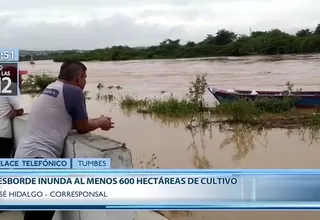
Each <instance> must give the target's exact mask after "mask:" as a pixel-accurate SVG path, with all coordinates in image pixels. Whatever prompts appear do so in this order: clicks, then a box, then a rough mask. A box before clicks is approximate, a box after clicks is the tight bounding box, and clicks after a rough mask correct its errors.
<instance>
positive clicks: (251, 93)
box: [208, 88, 320, 108]
mask: <svg viewBox="0 0 320 220" xmlns="http://www.w3.org/2000/svg"><path fill="white" fill-rule="evenodd" d="M208 90H209V92H210V93H211V94H212V95H213V96H214V97H215V98H216V99H217V100H218V102H219V103H222V102H230V101H231V102H232V101H237V100H239V99H241V100H245V101H255V100H266V99H278V100H281V99H284V98H288V97H290V98H293V100H296V101H295V106H296V107H297V108H318V107H320V91H295V92H288V91H255V90H238V89H231V90H225V89H216V88H208Z"/></svg>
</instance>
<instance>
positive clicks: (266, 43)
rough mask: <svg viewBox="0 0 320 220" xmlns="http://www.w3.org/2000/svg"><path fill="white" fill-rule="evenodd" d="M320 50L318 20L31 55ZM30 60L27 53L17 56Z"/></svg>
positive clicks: (109, 57)
mask: <svg viewBox="0 0 320 220" xmlns="http://www.w3.org/2000/svg"><path fill="white" fill-rule="evenodd" d="M319 52H320V23H319V24H318V25H317V26H316V28H315V29H314V30H310V29H301V30H299V31H298V32H297V33H296V34H288V33H286V32H284V31H281V30H279V29H272V30H270V31H254V32H252V33H250V35H238V34H236V33H234V32H233V31H230V30H226V29H221V30H219V31H218V32H217V33H216V34H215V35H212V34H208V35H207V36H206V38H205V39H204V40H202V41H200V42H198V43H195V42H193V41H189V42H187V43H186V44H184V45H182V44H181V43H180V39H176V40H173V39H165V40H163V41H162V42H160V43H159V45H155V46H150V47H146V48H132V47H128V46H113V47H109V48H104V49H95V50H90V51H76V50H72V51H64V52H51V53H48V54H46V55H34V56H33V59H34V60H49V59H50V60H54V61H55V62H62V61H64V60H79V61H93V60H97V61H115V60H134V59H175V58H196V57H213V56H246V55H276V54H302V53H319ZM20 60H21V61H26V60H30V55H26V56H24V57H20Z"/></svg>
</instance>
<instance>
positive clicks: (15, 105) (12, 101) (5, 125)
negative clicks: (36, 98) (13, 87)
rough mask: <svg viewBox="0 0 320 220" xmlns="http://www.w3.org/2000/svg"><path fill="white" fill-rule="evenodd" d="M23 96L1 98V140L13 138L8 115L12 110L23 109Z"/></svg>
mask: <svg viewBox="0 0 320 220" xmlns="http://www.w3.org/2000/svg"><path fill="white" fill-rule="evenodd" d="M22 108H23V105H22V100H21V96H15V97H0V138H12V127H11V120H10V119H9V117H8V114H9V112H10V110H11V109H15V110H19V109H22Z"/></svg>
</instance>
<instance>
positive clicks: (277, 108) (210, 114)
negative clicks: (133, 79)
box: [120, 75, 320, 129]
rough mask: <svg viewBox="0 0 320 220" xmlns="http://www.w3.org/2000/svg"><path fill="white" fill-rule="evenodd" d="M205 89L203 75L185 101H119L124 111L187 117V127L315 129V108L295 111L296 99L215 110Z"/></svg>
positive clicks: (242, 103) (241, 102) (290, 87)
mask: <svg viewBox="0 0 320 220" xmlns="http://www.w3.org/2000/svg"><path fill="white" fill-rule="evenodd" d="M286 86H287V90H285V91H293V85H292V84H291V83H290V82H287V83H286ZM206 88H207V82H206V76H205V75H197V77H196V80H195V82H192V83H191V87H190V88H189V93H188V94H187V96H186V98H183V99H179V98H175V97H173V96H171V97H169V98H167V99H135V98H134V97H131V96H125V97H124V98H123V99H121V101H120V106H121V107H122V108H123V109H130V110H137V112H139V113H146V114H155V115H160V116H166V117H180V118H187V117H189V118H190V124H189V125H188V126H187V127H188V128H190V129H191V128H192V127H194V126H202V127H203V126H208V124H210V121H211V122H212V120H213V119H218V121H217V120H216V121H213V122H214V123H220V124H221V123H222V124H225V123H227V124H234V123H241V124H248V125H250V126H260V127H268V128H272V127H282V128H299V127H312V126H318V127H319V128H320V113H319V112H318V111H317V109H315V110H312V111H300V110H298V109H295V106H294V104H295V101H296V100H295V98H292V97H290V96H288V97H287V98H285V99H284V100H278V99H259V100H256V101H253V102H248V101H246V100H242V99H239V100H238V101H236V102H226V103H220V104H219V105H218V106H216V107H210V106H208V105H207V104H206V103H205V102H204V100H203V95H204V93H205V90H206ZM194 121H197V122H198V124H197V125H193V124H192V122H194Z"/></svg>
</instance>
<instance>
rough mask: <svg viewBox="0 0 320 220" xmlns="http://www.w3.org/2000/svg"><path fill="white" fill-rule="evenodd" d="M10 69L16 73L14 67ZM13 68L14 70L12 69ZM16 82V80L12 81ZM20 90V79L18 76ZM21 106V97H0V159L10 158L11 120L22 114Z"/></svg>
mask: <svg viewBox="0 0 320 220" xmlns="http://www.w3.org/2000/svg"><path fill="white" fill-rule="evenodd" d="M8 68H11V69H10V71H12V72H14V71H15V72H16V71H17V69H16V68H15V67H8ZM12 68H14V69H12ZM12 81H15V82H16V81H17V79H12ZM19 81H20V83H19V84H20V89H21V83H22V78H21V75H19ZM23 111H24V110H23V104H22V100H21V96H15V97H13V96H12V97H1V96H0V158H11V157H12V150H13V139H12V124H11V119H13V118H14V117H16V116H20V115H22V114H23Z"/></svg>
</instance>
